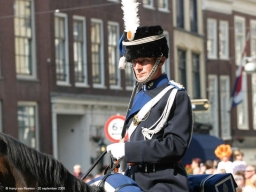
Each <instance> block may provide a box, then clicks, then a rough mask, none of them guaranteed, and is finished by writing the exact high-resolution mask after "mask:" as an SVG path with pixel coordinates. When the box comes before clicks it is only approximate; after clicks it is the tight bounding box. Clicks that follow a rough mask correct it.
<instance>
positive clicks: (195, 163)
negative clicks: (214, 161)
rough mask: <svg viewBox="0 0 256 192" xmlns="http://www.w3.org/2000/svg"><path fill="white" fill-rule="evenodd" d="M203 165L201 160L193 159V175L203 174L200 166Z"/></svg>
mask: <svg viewBox="0 0 256 192" xmlns="http://www.w3.org/2000/svg"><path fill="white" fill-rule="evenodd" d="M201 163H202V160H201V159H200V158H193V159H192V163H191V167H192V169H193V174H201V168H200V164H201Z"/></svg>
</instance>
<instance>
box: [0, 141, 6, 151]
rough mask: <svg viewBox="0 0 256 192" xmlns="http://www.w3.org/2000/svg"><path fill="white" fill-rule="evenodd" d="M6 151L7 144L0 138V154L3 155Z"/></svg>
mask: <svg viewBox="0 0 256 192" xmlns="http://www.w3.org/2000/svg"><path fill="white" fill-rule="evenodd" d="M6 153H7V145H6V143H5V142H4V140H3V139H2V138H0V154H2V155H5V154H6Z"/></svg>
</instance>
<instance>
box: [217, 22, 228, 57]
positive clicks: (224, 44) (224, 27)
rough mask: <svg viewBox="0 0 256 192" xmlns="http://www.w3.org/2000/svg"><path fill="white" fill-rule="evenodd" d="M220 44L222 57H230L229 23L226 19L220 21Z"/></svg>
mask: <svg viewBox="0 0 256 192" xmlns="http://www.w3.org/2000/svg"><path fill="white" fill-rule="evenodd" d="M219 44H220V51H219V55H220V58H227V57H228V23H227V22H225V21H220V31H219Z"/></svg>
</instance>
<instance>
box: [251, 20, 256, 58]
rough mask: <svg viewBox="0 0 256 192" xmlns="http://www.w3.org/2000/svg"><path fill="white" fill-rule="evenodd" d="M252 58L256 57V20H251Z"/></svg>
mask: <svg viewBox="0 0 256 192" xmlns="http://www.w3.org/2000/svg"><path fill="white" fill-rule="evenodd" d="M251 56H256V20H251Z"/></svg>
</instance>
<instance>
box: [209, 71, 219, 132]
mask: <svg viewBox="0 0 256 192" xmlns="http://www.w3.org/2000/svg"><path fill="white" fill-rule="evenodd" d="M208 82H209V84H210V82H212V83H213V85H212V87H208V93H209V94H208V99H209V101H210V104H211V107H210V116H211V117H212V118H211V119H210V120H211V122H210V123H211V125H212V130H210V134H211V135H214V136H216V137H219V117H218V114H219V107H218V102H219V100H218V94H217V93H218V88H219V87H218V78H217V75H209V76H208Z"/></svg>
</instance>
